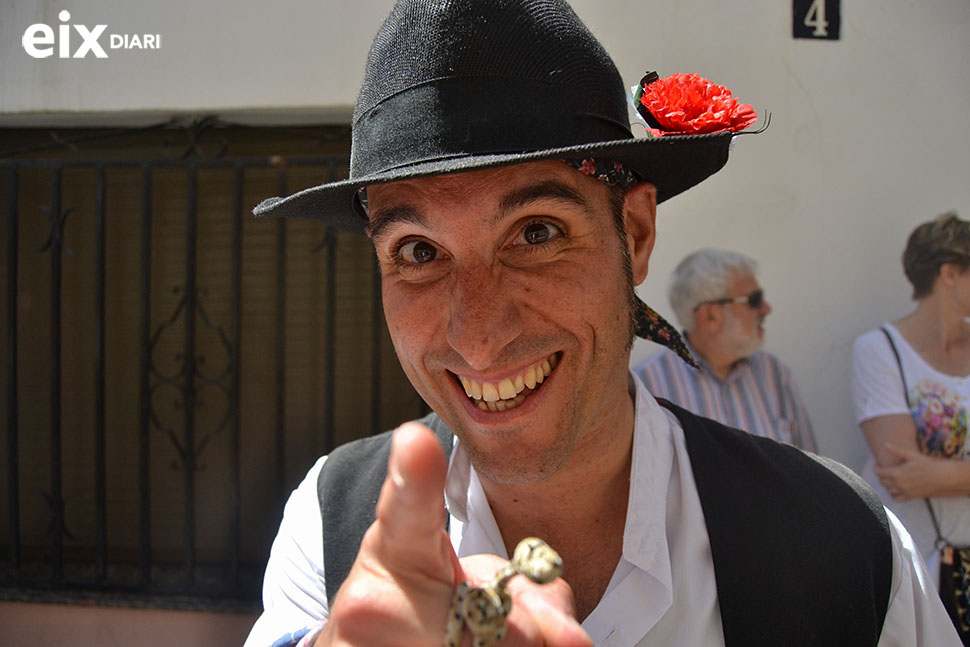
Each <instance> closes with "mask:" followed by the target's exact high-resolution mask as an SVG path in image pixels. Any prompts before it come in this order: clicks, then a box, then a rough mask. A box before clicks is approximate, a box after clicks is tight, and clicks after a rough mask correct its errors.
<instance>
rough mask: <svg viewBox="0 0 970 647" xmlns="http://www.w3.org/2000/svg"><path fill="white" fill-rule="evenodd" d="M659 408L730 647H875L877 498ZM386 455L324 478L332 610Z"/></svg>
mask: <svg viewBox="0 0 970 647" xmlns="http://www.w3.org/2000/svg"><path fill="white" fill-rule="evenodd" d="M660 402H661V404H662V405H663V406H664V407H666V408H668V409H670V410H671V411H672V412H673V413H674V414H675V415H676V416H677V418H678V419H679V421H680V424H681V426H682V427H683V429H684V437H685V439H686V444H687V453H688V455H689V456H690V462H691V469H692V471H693V474H694V481H695V482H696V484H697V492H698V495H699V496H700V501H701V508H702V509H703V511H704V520H705V523H706V525H707V532H708V535H709V537H710V542H711V552H712V556H713V561H714V574H715V578H716V581H717V597H718V605H719V607H720V611H721V623H722V627H723V630H724V641H725V644H726V646H727V647H756V646H765V647H768V646H772V647H774V646H778V645H784V646H786V647H798V646H802V645H803V646H805V647H819V646H822V645H824V646H825V647H835V646H839V645H844V646H845V647H862V646H864V645H873V646H875V645H876V644H877V643H878V641H879V635H880V633H881V631H882V624H883V620H884V619H885V616H886V609H887V607H888V604H889V594H890V586H891V581H892V561H893V558H892V540H891V538H890V534H889V521H888V519H887V517H886V514H885V510H884V508H883V507H882V504H881V503H880V501H879V499H878V497H876V495H875V494H874V493H873V492H872V491H871V490H870V489H869V488H868V486H867V485H866V484H865V483H864V482H863V481H862V479H860V478H859V477H858V476H857V475H856V474H855V473H854V472H852V471H851V470H850V469H848V468H847V467H845V466H844V465H841V464H840V463H837V462H835V461H833V460H831V459H827V458H823V457H820V456H816V455H814V454H808V453H805V452H803V451H801V450H799V449H797V448H795V447H792V446H790V445H784V444H781V443H776V442H774V441H772V440H769V439H766V438H760V437H757V436H752V435H750V434H747V433H745V432H742V431H738V430H736V429H731V428H729V427H725V426H724V425H722V424H720V423H717V422H714V421H713V420H709V419H707V418H702V417H699V416H696V415H694V414H692V413H690V412H688V411H686V410H684V409H681V408H679V407H677V406H675V405H673V404H671V403H669V402H666V401H663V400H661V401H660ZM420 422H422V423H424V424H426V425H428V426H429V427H431V428H432V430H433V431H434V432H435V435H437V436H438V439H439V441H440V442H441V444H442V447H443V448H444V449H445V453H446V454H448V453H450V451H451V440H452V436H451V431H450V430H449V429H448V428H447V427H446V426H445V425H444V423H443V422H442V421H441V420H440V419H439V418H438V417H437V416H436V415H435V414H431V415H430V416H428V417H426V418H424V419H422V420H421V421H420ZM390 446H391V443H390V432H387V433H384V434H380V435H378V436H373V437H371V438H365V439H363V440H359V441H355V442H352V443H348V444H346V445H343V446H341V447H338V448H337V449H335V450H334V451H333V452H332V453H331V454H330V456H329V457H328V458H327V461H326V463H325V464H324V467H323V470H322V471H321V472H320V477H319V480H318V481H317V491H318V493H319V497H320V512H321V515H322V519H323V544H324V572H325V573H326V586H327V598H328V600H331V601H332V600H333V598H334V596H335V595H336V593H337V589H338V588H339V587H340V584H341V583H342V582H343V580H344V578H346V576H347V573H348V572H349V571H350V567H351V565H352V564H353V561H354V558H355V556H356V554H357V550H358V549H359V547H360V541H361V539H362V537H363V535H364V531H366V530H367V528H368V527H369V526H370V524H371V523H373V521H374V511H375V506H376V505H377V499H378V496H379V495H380V490H381V486H382V484H383V482H384V477H385V474H386V469H387V458H388V456H389V455H390Z"/></svg>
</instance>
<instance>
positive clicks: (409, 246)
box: [397, 240, 438, 264]
mask: <svg viewBox="0 0 970 647" xmlns="http://www.w3.org/2000/svg"><path fill="white" fill-rule="evenodd" d="M397 253H398V255H399V256H400V257H401V259H403V260H404V262H405V263H415V264H421V263H429V262H431V261H433V260H434V259H435V258H437V256H438V249H437V248H436V247H435V246H434V245H432V244H431V243H429V242H428V241H426V240H412V241H409V242H406V243H404V244H403V245H401V247H400V248H398V252H397Z"/></svg>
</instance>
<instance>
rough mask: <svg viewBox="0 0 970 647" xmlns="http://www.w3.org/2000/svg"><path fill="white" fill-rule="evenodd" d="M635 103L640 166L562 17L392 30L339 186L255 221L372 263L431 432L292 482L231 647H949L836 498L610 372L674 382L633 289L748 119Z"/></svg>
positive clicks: (327, 462) (859, 506)
mask: <svg viewBox="0 0 970 647" xmlns="http://www.w3.org/2000/svg"><path fill="white" fill-rule="evenodd" d="M637 98H638V101H639V102H640V105H641V106H642V112H643V114H644V116H645V117H647V118H648V122H649V123H650V125H651V126H652V129H651V133H652V135H653V136H652V137H647V138H639V139H634V138H633V136H632V134H631V133H630V129H629V126H628V117H627V111H626V99H625V96H624V90H623V83H622V81H621V79H620V78H619V75H618V73H617V71H616V68H615V66H614V65H613V63H612V61H611V60H610V58H609V56H608V55H607V54H606V52H605V51H604V50H603V48H602V47H601V46H600V44H599V43H598V42H597V41H596V40H595V39H594V38H593V37H592V35H591V34H590V33H589V31H588V30H587V29H586V28H585V26H584V25H583V24H582V23H581V22H580V21H579V19H578V18H577V17H576V15H575V14H574V13H573V12H572V10H571V9H570V8H569V7H568V5H566V4H565V2H562V1H557V0H488V1H485V0H474V1H472V0H464V1H461V0H450V1H449V0H400V1H399V2H398V3H397V4H396V6H395V7H394V9H393V10H392V12H391V15H390V16H389V17H388V19H387V22H386V23H385V24H384V26H383V27H382V28H381V30H380V32H379V33H378V35H377V38H376V39H375V42H374V45H373V47H372V50H371V53H370V57H369V60H368V65H367V69H366V72H365V78H364V83H363V87H362V89H361V93H360V98H359V100H358V103H357V108H356V110H355V114H354V122H353V149H352V154H351V172H350V179H348V180H346V181H342V182H337V183H333V184H329V185H322V186H319V187H315V188H312V189H308V190H306V191H303V192H301V193H298V194H295V195H293V196H290V197H288V198H285V199H280V198H274V199H270V200H267V201H265V202H264V203H263V204H261V205H260V206H259V207H257V209H256V213H257V215H262V216H268V215H276V216H293V217H306V218H318V219H323V220H325V221H327V222H328V223H329V224H331V225H333V226H338V227H342V228H345V229H350V230H355V231H360V232H365V233H366V234H367V235H368V236H369V237H370V238H371V240H372V241H373V243H374V246H375V249H376V252H377V257H378V260H379V262H380V267H381V275H382V291H383V300H384V310H385V314H386V317H387V322H388V326H389V329H390V333H391V338H392V340H393V342H394V347H395V350H396V352H397V355H398V358H399V360H400V361H401V364H402V366H403V368H404V370H405V372H406V373H407V375H408V377H409V379H410V380H411V382H412V383H413V384H414V386H415V388H416V389H417V390H418V392H419V393H420V394H421V396H422V397H423V398H424V399H425V401H426V402H427V403H428V404H429V405H430V406H431V408H432V409H433V410H434V412H435V413H434V414H432V415H430V416H428V417H427V418H425V419H423V420H422V421H421V422H422V423H423V424H414V423H409V424H406V425H403V426H402V427H401V428H400V429H398V430H397V431H396V432H395V433H394V434H393V436H392V435H390V434H384V435H380V436H376V437H374V438H369V439H365V440H363V441H358V442H355V443H350V444H348V445H345V446H343V447H341V448H338V449H337V450H336V451H334V452H333V453H332V454H330V456H328V457H326V458H324V459H320V460H319V461H318V462H317V464H316V465H315V466H314V467H313V468H312V469H311V471H310V473H309V474H308V476H307V478H306V479H305V480H304V482H303V483H302V484H301V485H300V486H299V487H298V488H297V490H296V491H295V492H294V493H293V495H292V496H291V498H290V501H289V502H288V503H287V507H286V511H285V513H284V519H283V522H282V524H281V527H280V531H279V534H278V536H277V539H276V541H275V542H274V545H273V549H272V553H271V556H270V560H269V563H268V565H267V571H266V578H265V581H264V606H265V611H264V613H263V615H262V616H261V618H260V619H259V621H258V622H257V624H256V626H255V627H254V629H253V632H252V634H251V635H250V639H249V641H248V642H247V647H256V646H261V645H270V644H274V641H277V639H278V638H280V637H281V636H283V638H282V639H280V640H279V641H277V642H276V643H275V644H278V645H297V644H300V645H303V644H317V645H361V646H364V645H367V646H374V645H421V646H427V645H441V644H446V645H458V644H473V643H472V638H470V637H469V636H473V637H474V641H475V642H474V644H475V645H482V646H485V645H498V644H500V645H549V646H556V647H573V646H575V647H579V646H580V645H591V644H594V643H595V644H598V645H610V646H613V645H615V646H629V647H633V646H639V647H645V646H648V645H728V646H732V647H733V646H736V645H746V646H747V645H852V646H858V645H877V644H878V645H947V644H953V645H956V644H959V643H958V642H957V639H956V636H955V634H954V633H953V629H952V626H951V625H950V623H949V619H948V618H947V616H946V614H945V612H944V611H943V609H942V607H941V606H940V604H939V601H938V598H937V596H936V595H935V591H934V590H933V587H932V585H931V584H930V583H928V582H927V578H926V573H925V568H924V567H923V565H922V564H921V563H920V561H919V558H918V556H917V555H916V553H915V551H914V549H913V547H912V542H911V541H910V540H909V537H908V535H907V534H906V532H905V530H904V529H902V527H901V526H899V524H898V522H896V521H895V520H894V519H893V518H892V517H888V516H887V515H886V513H885V511H884V509H883V508H882V506H881V505H880V504H879V503H878V499H876V498H875V497H874V496H873V495H872V494H871V492H869V491H868V489H866V487H865V486H864V485H863V484H861V482H860V481H859V480H858V478H857V477H855V476H854V475H853V474H852V473H851V472H849V471H848V470H847V469H845V468H844V467H842V466H840V465H837V464H834V463H832V462H831V461H826V460H824V459H820V458H817V457H812V456H810V455H807V454H804V453H802V452H800V451H799V450H797V449H795V448H792V447H789V446H784V445H780V444H777V443H774V442H772V441H770V440H767V439H762V438H754V437H752V436H749V435H747V434H744V433H743V432H738V431H736V430H731V429H728V428H726V427H722V426H720V425H718V424H717V423H714V422H713V421H710V420H706V419H703V418H698V417H696V416H693V415H692V414H690V413H688V412H686V411H684V410H681V409H679V408H677V407H675V406H673V405H670V404H669V403H662V402H658V401H657V400H656V399H654V398H653V397H652V396H651V395H650V394H649V393H648V392H647V390H646V388H645V387H644V386H643V384H642V382H640V381H639V379H638V378H636V377H635V376H633V375H632V374H631V373H630V372H629V369H628V364H629V353H630V348H631V345H632V340H633V337H634V335H635V334H636V335H641V336H644V337H647V338H650V339H654V340H657V341H660V342H661V343H665V344H666V345H668V346H670V347H672V348H674V349H676V350H677V351H678V352H680V353H681V354H682V355H683V357H684V359H685V361H688V362H692V361H693V360H692V359H691V358H690V356H689V353H688V352H686V350H685V349H684V347H683V344H682V342H680V340H679V337H678V335H677V333H676V331H674V330H673V329H672V328H671V327H670V326H668V325H667V324H666V323H665V322H664V321H663V320H662V319H660V318H659V316H657V315H656V313H654V312H653V311H652V310H650V309H649V308H648V307H647V306H646V305H645V304H643V303H642V302H640V301H639V300H638V299H637V298H636V296H635V294H634V291H633V288H634V285H636V284H639V283H640V282H642V281H643V280H644V279H645V277H646V275H647V268H648V262H649V259H650V254H651V251H652V249H653V244H654V239H655V227H654V217H655V211H656V204H657V203H658V202H660V201H663V200H665V199H667V198H670V197H672V196H674V195H676V194H678V193H680V192H682V191H684V190H686V189H687V188H689V187H691V186H693V185H694V184H696V183H698V182H700V181H701V180H703V179H704V178H706V177H707V176H709V175H710V174H712V173H714V172H716V171H717V170H718V169H720V168H721V166H723V164H724V163H725V162H726V160H727V154H728V145H729V144H730V142H731V139H732V138H733V137H734V135H735V132H736V131H738V130H740V129H743V128H745V127H747V126H748V125H750V124H751V122H752V121H753V120H754V117H753V114H752V113H751V111H750V108H749V107H748V106H739V105H737V102H736V101H734V100H733V98H732V97H731V96H730V93H728V92H726V91H725V90H724V89H723V88H720V87H719V86H714V85H713V84H710V83H709V82H706V81H705V80H703V79H699V77H696V76H693V75H676V76H675V77H671V78H669V79H659V80H658V79H657V78H656V76H655V75H648V76H647V77H645V78H644V80H643V81H642V82H641V87H640V89H639V91H638V92H637ZM696 133H701V134H696ZM375 503H376V513H375ZM528 537H538V538H540V539H542V540H545V541H546V542H548V544H549V545H550V546H552V547H553V548H554V549H555V550H556V551H558V553H559V555H558V556H557V555H555V554H554V553H552V552H551V551H549V549H548V548H547V547H546V546H545V545H544V544H542V543H541V542H539V541H536V540H528V539H526V538H528ZM520 540H523V541H522V542H521V543H520ZM513 553H514V555H513ZM510 556H511V557H512V560H511V562H510V563H509V562H508V561H507V560H508V558H509V557H510ZM560 558H561V561H560ZM560 569H561V574H562V577H559V578H556V577H555V576H556V574H557V573H559V572H560ZM496 571H499V572H498V573H496ZM519 573H521V574H522V575H523V576H522V577H520V576H519V575H518V574H519ZM529 580H532V582H530V581H529ZM550 580H551V582H550ZM533 582H536V583H533ZM542 582H550V583H547V584H545V585H542V584H540V583H542ZM469 587H471V588H469ZM506 616H507V619H506ZM577 619H578V620H577ZM580 622H581V623H582V624H581V625H580ZM301 627H306V628H305V629H302V630H300V628H301ZM297 630H300V631H297ZM287 632H294V633H291V634H289V635H286V636H284V634H287ZM463 634H464V635H465V637H464V638H463ZM503 634H504V638H503ZM462 641H464V642H462Z"/></svg>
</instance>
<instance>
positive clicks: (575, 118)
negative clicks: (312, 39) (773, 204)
mask: <svg viewBox="0 0 970 647" xmlns="http://www.w3.org/2000/svg"><path fill="white" fill-rule="evenodd" d="M731 138H732V133H731V132H719V133H714V134H707V135H677V136H669V137H668V136H665V137H658V138H652V139H651V138H636V139H635V138H634V137H633V134H632V133H631V131H630V120H629V116H628V112H627V99H626V91H625V89H624V84H623V81H622V79H621V78H620V75H619V72H618V71H617V69H616V66H615V65H614V64H613V61H612V60H611V59H610V57H609V55H608V54H607V53H606V51H605V50H604V49H603V47H602V46H601V45H600V43H599V42H598V41H597V40H596V39H595V38H594V37H593V35H592V34H591V33H590V32H589V30H588V29H587V28H586V26H585V25H584V24H583V23H582V21H580V19H579V17H577V16H576V14H575V13H574V12H573V10H572V9H571V8H570V7H569V5H568V4H566V2H564V1H563V0H399V1H398V2H397V3H396V4H395V6H394V8H393V9H392V10H391V14H390V15H389V16H388V18H387V20H386V21H385V23H384V25H383V26H382V27H381V29H380V31H379V32H378V33H377V37H376V38H375V40H374V44H373V46H372V47H371V51H370V55H369V57H368V61H367V67H366V70H365V72H364V80H363V85H362V87H361V91H360V97H359V98H358V100H357V106H356V108H355V109H354V117H353V129H352V145H351V155H350V177H349V179H347V180H343V181H339V182H333V183H330V184H321V185H320V186H316V187H312V188H310V189H306V190H304V191H300V192H299V193H295V194H293V195H291V196H289V197H286V198H269V199H267V200H264V201H263V202H262V203H261V204H259V205H258V206H257V207H256V208H255V210H254V213H255V214H256V215H258V216H286V217H298V218H314V219H319V220H323V221H325V222H327V224H329V225H331V226H334V227H337V228H340V229H347V230H351V231H358V232H363V231H364V227H365V225H366V222H367V221H366V215H365V214H364V212H363V209H362V208H361V205H360V204H359V201H358V196H357V192H358V189H359V188H360V187H363V186H367V185H371V184H381V183H386V182H394V181H398V180H404V179H409V178H418V177H425V176H431V175H441V174H445V173H457V172H462V171H471V170H476V169H483V168H490V167H495V166H504V165H508V164H518V163H522V162H530V161H538V160H545V159H557V158H560V159H566V158H570V159H575V158H586V157H595V158H599V159H606V160H610V161H613V162H619V163H621V164H623V165H625V166H626V167H627V168H628V169H629V170H631V171H632V172H633V173H635V174H636V175H637V176H639V178H640V179H642V180H646V181H648V182H650V183H652V184H654V185H655V186H656V187H657V200H658V202H659V201H663V200H666V199H668V198H670V197H673V196H675V195H677V194H678V193H681V192H682V191H684V190H686V189H688V188H690V187H692V186H693V185H695V184H697V183H698V182H700V181H701V180H703V179H705V178H706V177H708V176H710V175H711V174H713V173H715V172H716V171H718V170H719V169H720V168H721V167H722V166H723V165H724V163H725V162H726V161H727V157H728V146H729V144H730V141H731Z"/></svg>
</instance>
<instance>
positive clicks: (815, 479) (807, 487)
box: [665, 403, 888, 527]
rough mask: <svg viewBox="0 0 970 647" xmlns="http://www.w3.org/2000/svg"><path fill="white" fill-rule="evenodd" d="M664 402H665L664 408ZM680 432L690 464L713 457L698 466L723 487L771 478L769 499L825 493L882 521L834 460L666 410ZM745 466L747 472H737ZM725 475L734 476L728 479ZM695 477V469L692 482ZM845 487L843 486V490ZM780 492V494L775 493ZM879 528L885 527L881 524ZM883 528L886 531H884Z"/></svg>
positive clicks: (862, 486) (878, 506)
mask: <svg viewBox="0 0 970 647" xmlns="http://www.w3.org/2000/svg"><path fill="white" fill-rule="evenodd" d="M668 404H669V403H666V404H665V406H667V405H668ZM668 408H669V409H671V411H673V413H674V414H675V415H676V417H677V418H678V420H679V422H680V423H681V426H682V427H683V429H684V437H685V440H686V442H687V445H688V448H689V450H691V460H692V461H693V460H694V456H695V453H696V454H697V455H700V454H701V452H703V453H704V455H706V456H710V457H712V458H713V457H717V460H714V461H711V463H710V464H706V463H705V464H704V465H703V466H701V465H698V467H699V469H700V470H701V471H710V472H711V473H715V474H718V477H717V478H718V479H721V480H722V482H725V481H731V482H733V483H737V482H738V479H741V480H749V481H751V483H750V484H751V486H752V489H755V486H757V485H758V484H759V483H760V484H761V486H764V485H765V484H766V483H765V482H764V481H763V479H764V478H765V475H766V474H768V475H769V476H770V478H771V479H772V483H771V484H770V485H771V487H770V488H769V490H772V489H773V490H774V491H773V492H770V493H768V494H769V495H770V496H771V497H779V496H780V497H782V498H785V497H786V496H794V497H795V498H797V499H801V498H802V497H804V496H806V494H807V496H809V497H810V498H812V497H814V493H817V492H819V491H823V490H824V491H826V492H828V493H830V494H833V495H834V496H836V497H839V498H841V497H848V498H849V499H852V500H854V501H857V502H859V503H861V504H862V505H864V507H866V508H868V509H869V511H870V512H874V513H875V515H876V517H877V518H880V517H881V518H882V519H883V520H884V519H885V516H884V511H883V506H882V502H881V501H880V500H879V498H878V496H876V494H875V493H874V492H873V491H872V490H871V488H870V487H869V486H868V485H867V484H866V483H865V481H863V480H862V478H861V477H859V476H858V475H857V474H856V473H855V472H854V471H852V470H851V469H850V468H848V467H846V466H845V465H843V464H842V463H839V462H838V461H836V460H833V459H831V458H827V457H825V456H819V455H817V454H814V453H812V452H808V451H805V450H802V449H799V448H798V447H795V446H793V445H790V444H788V443H782V442H778V441H775V440H772V439H771V438H765V437H762V436H756V435H754V434H750V433H747V432H744V431H742V430H740V429H735V428H733V427H729V426H727V425H724V424H722V423H720V422H717V421H716V420H711V419H710V418H704V417H702V416H698V415H696V414H694V413H691V412H689V411H687V410H685V409H682V408H680V407H677V406H676V405H673V406H668ZM740 466H745V467H746V469H743V470H740V469H738V468H739V467H740ZM729 472H735V475H734V476H732V475H731V474H729ZM698 476H700V477H701V478H702V479H703V478H704V477H705V475H699V474H698V470H695V479H696V478H697V477H698ZM844 486H847V487H844ZM777 488H781V490H779V489H777ZM883 523H888V522H885V521H883ZM887 527H888V526H887Z"/></svg>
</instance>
